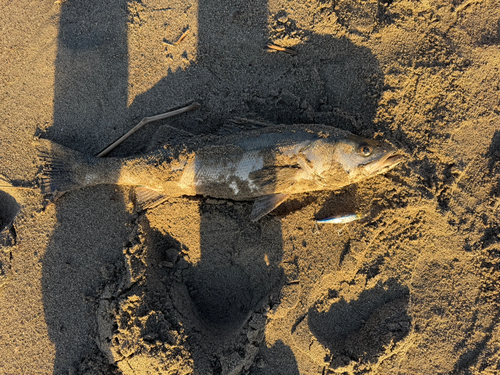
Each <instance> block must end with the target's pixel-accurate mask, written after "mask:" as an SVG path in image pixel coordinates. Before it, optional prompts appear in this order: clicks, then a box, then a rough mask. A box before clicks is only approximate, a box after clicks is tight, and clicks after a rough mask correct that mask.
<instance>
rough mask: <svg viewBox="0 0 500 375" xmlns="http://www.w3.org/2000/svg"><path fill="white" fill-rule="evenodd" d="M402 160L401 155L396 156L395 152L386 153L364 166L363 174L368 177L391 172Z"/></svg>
mask: <svg viewBox="0 0 500 375" xmlns="http://www.w3.org/2000/svg"><path fill="white" fill-rule="evenodd" d="M403 159H404V156H403V155H401V154H398V153H397V152H396V151H391V152H388V153H387V154H386V155H384V156H383V157H381V158H380V159H378V160H375V161H373V162H371V163H368V164H366V165H365V172H366V173H367V174H368V175H370V176H374V175H376V174H381V173H385V172H387V171H389V170H391V169H392V168H394V167H395V166H396V165H398V164H399V163H401V162H402V161H403Z"/></svg>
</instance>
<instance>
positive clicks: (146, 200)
mask: <svg viewBox="0 0 500 375" xmlns="http://www.w3.org/2000/svg"><path fill="white" fill-rule="evenodd" d="M168 198H169V196H168V195H166V194H165V193H164V192H162V191H158V190H154V189H151V188H148V187H145V186H138V187H136V189H135V199H136V201H137V205H138V206H139V208H140V209H141V210H146V209H148V208H153V207H156V206H158V205H159V204H161V203H163V202H165V201H166V200H167V199H168Z"/></svg>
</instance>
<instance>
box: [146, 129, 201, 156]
mask: <svg viewBox="0 0 500 375" xmlns="http://www.w3.org/2000/svg"><path fill="white" fill-rule="evenodd" d="M193 137H194V135H193V134H192V133H189V132H187V131H185V130H182V129H178V128H176V127H174V126H170V125H162V126H160V127H159V128H158V130H157V131H156V133H155V134H154V136H153V137H152V139H151V141H150V142H149V144H148V146H147V148H146V152H151V151H154V150H156V149H158V148H160V147H162V146H163V145H167V144H182V143H184V142H186V141H189V140H190V139H192V138H193Z"/></svg>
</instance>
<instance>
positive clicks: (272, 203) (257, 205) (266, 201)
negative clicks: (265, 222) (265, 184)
mask: <svg viewBox="0 0 500 375" xmlns="http://www.w3.org/2000/svg"><path fill="white" fill-rule="evenodd" d="M288 195H289V194H270V195H263V196H262V197H259V198H257V199H256V200H255V202H254V204H253V208H252V213H251V214H250V220H252V221H257V220H259V219H260V218H261V217H263V216H265V215H267V214H268V213H269V212H271V211H272V210H274V209H275V208H276V207H278V206H279V205H280V204H281V203H283V201H284V200H285V199H286V198H288Z"/></svg>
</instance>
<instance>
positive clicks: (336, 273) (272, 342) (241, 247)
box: [0, 0, 500, 375]
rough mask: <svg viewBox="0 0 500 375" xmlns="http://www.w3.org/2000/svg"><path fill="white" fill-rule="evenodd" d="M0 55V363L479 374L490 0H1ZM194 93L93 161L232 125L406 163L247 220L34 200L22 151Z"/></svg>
mask: <svg viewBox="0 0 500 375" xmlns="http://www.w3.org/2000/svg"><path fill="white" fill-rule="evenodd" d="M269 45H273V46H278V47H279V48H276V47H272V48H268V46H269ZM0 66H1V67H2V68H1V69H0V127H1V131H0V144H1V151H0V175H1V176H2V180H0V185H2V186H3V187H2V188H0V211H1V212H0V224H6V225H7V224H9V221H10V219H14V217H15V220H14V224H13V227H14V230H15V232H14V231H12V230H8V228H6V230H4V231H2V232H1V234H0V301H1V303H0V374H6V375H7V374H8V375H17V374H55V375H60V374H68V375H76V374H80V375H83V374H86V375H94V374H96V375H97V374H106V375H108V374H124V375H129V374H130V375H132V374H135V375H142V374H144V375H145V374H200V375H205V374H214V375H216V374H217V375H225V374H231V375H236V374H251V375H267V374H271V375H273V374H276V375H278V374H287V375H295V374H301V375H302V374H303V375H306V374H307V375H309V374H310V375H313V374H318V375H326V374H350V375H353V374H383V375H386V374H401V375H403V374H474V375H476V374H477V375H479V374H499V373H500V227H499V223H500V218H499V214H500V198H499V197H500V174H499V173H500V151H499V150H500V2H499V1H498V0H436V1H425V0H424V1H416V0H337V1H335V0H267V1H266V0H257V1H253V2H250V1H244V0H142V1H140V0H138V1H127V0H58V1H54V0H25V1H9V0H4V1H2V2H1V3H0ZM193 101H197V102H199V103H200V104H201V108H200V109H199V110H197V111H192V112H189V113H186V114H182V115H179V116H176V117H172V118H169V119H166V120H162V121H158V122H155V123H151V124H148V125H146V126H145V127H144V128H143V129H141V130H140V131H138V132H137V133H135V134H134V135H133V136H132V137H130V138H129V139H128V140H127V141H125V142H124V143H123V144H122V145H120V146H119V147H118V148H117V149H116V150H114V151H113V152H112V153H111V154H110V155H109V156H110V157H124V156H129V155H137V154H141V153H144V152H146V151H147V150H149V149H151V148H154V147H156V146H157V145H158V144H159V143H161V140H162V139H165V136H167V138H168V140H169V142H170V141H172V142H173V141H174V140H175V138H176V137H177V136H181V137H182V136H184V137H185V136H186V134H190V135H189V137H200V136H204V135H210V134H220V133H221V130H222V129H223V128H224V124H225V123H227V121H228V120H230V119H233V118H248V119H251V120H254V121H263V122H269V123H274V124H286V125H292V124H324V125H328V126H332V127H337V128H341V129H344V130H348V131H350V132H352V133H354V134H357V135H359V136H363V137H366V138H371V139H379V140H384V141H387V142H389V143H390V144H392V145H393V146H395V147H397V148H398V149H399V150H401V152H403V153H404V154H405V155H406V158H405V161H404V163H402V164H400V165H399V166H397V167H396V168H395V169H393V170H391V171H389V172H387V173H385V174H382V175H378V176H376V177H374V178H371V179H368V180H366V181H363V182H360V183H358V184H355V185H350V186H347V187H345V188H343V189H341V190H338V191H320V192H311V193H307V194H299V195H294V196H292V197H290V198H289V199H287V200H286V201H285V202H284V203H283V204H282V205H281V206H279V207H278V208H277V209H276V210H274V211H273V212H272V213H271V214H269V215H266V216H265V217H264V218H262V219H261V220H259V221H257V222H251V221H250V220H249V215H250V212H251V211H252V202H251V201H248V202H246V201H245V202H238V201H232V200H224V199H213V198H210V197H201V196H194V197H178V198H172V199H169V200H168V201H167V202H165V203H163V204H161V205H160V206H158V207H156V208H154V209H150V210H147V211H145V212H137V210H136V209H135V204H134V202H135V191H134V188H133V187H129V186H117V185H100V186H96V187H89V188H84V189H78V190H74V191H71V192H68V193H66V194H65V195H64V196H62V197H61V198H59V199H57V200H56V201H55V202H51V201H50V199H49V198H50V197H49V196H47V195H43V194H42V193H41V190H40V188H39V184H38V182H37V181H38V180H37V179H38V176H39V175H40V172H41V169H42V167H43V165H42V164H43V163H42V161H41V160H40V157H39V154H38V151H37V140H38V139H39V138H45V139H49V140H51V141H54V142H57V143H59V144H61V145H63V146H65V147H68V148H71V149H73V150H76V151H78V152H81V153H85V154H89V155H96V154H97V153H98V152H99V151H101V150H102V149H103V148H105V147H106V146H107V145H108V144H110V143H111V142H113V141H114V140H115V139H117V138H118V137H119V136H121V135H122V134H124V133H125V132H127V131H128V130H129V129H131V128H132V127H133V126H134V125H136V124H137V123H138V122H139V121H140V120H141V119H142V118H144V117H146V116H152V115H156V114H159V113H163V112H166V111H168V110H171V109H175V108H180V107H182V106H184V105H186V104H189V103H191V102H193ZM162 126H163V127H162ZM165 126H170V127H173V128H175V129H177V130H178V132H179V134H180V135H179V134H177V133H176V131H172V132H165V129H166V127H165ZM170 129H172V128H170ZM117 173H118V171H117ZM3 180H5V182H3ZM7 182H9V183H11V184H12V185H15V186H18V187H23V188H24V189H13V188H9V187H7ZM18 211H19V213H18V214H17V216H16V213H17V212H18ZM352 213H363V214H367V217H365V218H363V219H362V220H358V221H354V222H351V223H348V224H341V225H334V224H331V225H327V224H320V225H318V224H316V222H315V220H316V219H321V218H324V217H328V216H337V215H347V214H352Z"/></svg>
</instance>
